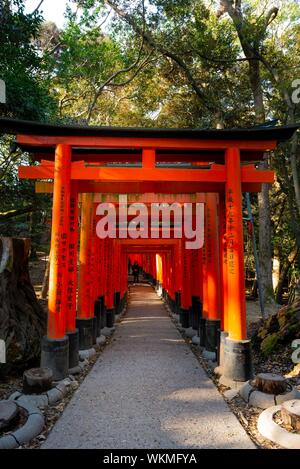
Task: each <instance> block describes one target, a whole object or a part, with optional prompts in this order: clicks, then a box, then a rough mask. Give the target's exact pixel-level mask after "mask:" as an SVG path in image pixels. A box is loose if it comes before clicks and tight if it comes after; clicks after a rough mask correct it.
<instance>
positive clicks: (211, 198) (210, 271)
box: [205, 193, 221, 358]
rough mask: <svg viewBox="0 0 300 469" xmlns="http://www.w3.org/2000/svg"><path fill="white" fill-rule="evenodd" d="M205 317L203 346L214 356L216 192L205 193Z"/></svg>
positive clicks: (217, 276)
mask: <svg viewBox="0 0 300 469" xmlns="http://www.w3.org/2000/svg"><path fill="white" fill-rule="evenodd" d="M206 233H207V239H206V256H207V262H206V269H207V318H206V324H205V330H206V338H205V348H206V350H207V351H208V352H211V354H212V355H211V357H212V358H215V356H213V354H214V355H215V354H216V353H217V347H218V342H219V341H218V339H219V330H220V327H221V295H220V293H221V292H220V284H221V277H220V257H219V249H220V248H219V220H218V194H213V193H209V194H206Z"/></svg>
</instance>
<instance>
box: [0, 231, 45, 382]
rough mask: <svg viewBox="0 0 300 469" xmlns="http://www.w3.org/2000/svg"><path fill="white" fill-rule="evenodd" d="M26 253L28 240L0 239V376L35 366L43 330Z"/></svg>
mask: <svg viewBox="0 0 300 469" xmlns="http://www.w3.org/2000/svg"><path fill="white" fill-rule="evenodd" d="M29 251H30V240H29V239H21V238H4V237H3V238H0V338H1V339H2V340H4V341H5V344H6V357H7V359H6V364H1V365H0V373H7V372H8V371H9V370H10V369H12V368H14V369H15V368H16V367H20V368H24V367H26V366H27V365H28V364H31V363H35V361H36V360H37V359H38V358H39V355H40V343H41V338H42V336H43V335H44V334H45V331H46V313H45V312H44V310H43V308H42V307H41V305H40V304H39V302H38V300H37V298H36V295H35V292H34V289H33V286H32V284H31V281H30V277H29V271H28V255H29Z"/></svg>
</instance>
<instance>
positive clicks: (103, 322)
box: [98, 295, 106, 333]
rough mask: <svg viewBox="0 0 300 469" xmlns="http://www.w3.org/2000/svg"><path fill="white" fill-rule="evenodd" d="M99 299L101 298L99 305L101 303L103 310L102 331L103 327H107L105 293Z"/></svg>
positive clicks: (101, 317) (101, 318) (101, 309)
mask: <svg viewBox="0 0 300 469" xmlns="http://www.w3.org/2000/svg"><path fill="white" fill-rule="evenodd" d="M98 300H99V305H100V306H99V308H100V311H101V315H100V331H101V329H103V328H104V327H106V307H105V304H104V295H102V296H98ZM100 333H101V332H100Z"/></svg>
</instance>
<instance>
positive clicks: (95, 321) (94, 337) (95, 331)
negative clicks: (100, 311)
mask: <svg viewBox="0 0 300 469" xmlns="http://www.w3.org/2000/svg"><path fill="white" fill-rule="evenodd" d="M92 319H93V345H94V344H95V343H96V342H97V337H98V336H97V318H96V316H94V317H93V318H92Z"/></svg>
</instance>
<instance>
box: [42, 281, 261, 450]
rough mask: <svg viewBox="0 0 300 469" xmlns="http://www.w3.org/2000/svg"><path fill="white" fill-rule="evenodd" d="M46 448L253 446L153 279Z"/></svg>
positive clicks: (136, 296)
mask: <svg viewBox="0 0 300 469" xmlns="http://www.w3.org/2000/svg"><path fill="white" fill-rule="evenodd" d="M43 448H105V449H114V448H134V449H136V448H149V449H156V448H164V449H166V448H170V449H171V448H173V449H185V448H186V449H192V448H254V445H253V443H252V442H251V440H250V438H249V437H248V435H247V434H246V432H245V431H244V429H243V427H242V426H241V425H240V423H239V422H238V420H237V419H236V417H235V416H234V415H233V414H232V412H231V411H230V410H229V408H228V406H227V404H226V403H225V401H224V399H223V398H222V396H221V395H220V393H219V392H218V391H217V389H216V387H215V386H214V384H213V383H212V381H211V380H210V379H209V378H208V377H207V375H206V373H205V372H204V370H203V369H202V368H201V366H200V364H199V362H198V361H197V359H196V358H195V356H194V355H193V353H192V352H191V350H190V349H189V347H188V346H187V345H186V343H185V342H184V340H183V339H182V337H181V336H180V334H179V332H178V331H177V329H176V328H175V326H174V324H173V323H172V322H171V320H170V318H169V317H168V315H167V313H166V311H165V309H164V307H163V304H162V302H161V300H160V299H159V298H158V297H157V295H156V293H155V292H154V291H153V289H152V288H151V287H150V286H146V285H139V286H135V287H131V294H130V305H129V310H128V313H127V315H126V317H125V318H124V320H123V321H122V323H121V324H119V325H118V327H117V329H116V332H115V335H114V340H113V342H112V343H111V344H110V345H109V346H108V347H107V348H106V349H105V350H104V352H103V353H102V355H101V356H100V358H99V359H98V361H97V363H96V364H95V365H94V367H93V369H92V371H91V372H90V373H89V375H88V376H87V377H86V379H85V380H84V382H83V383H82V385H81V386H80V388H79V389H78V390H77V391H76V393H75V394H74V396H73V398H72V400H71V401H70V403H69V405H68V406H67V408H66V409H65V411H64V413H63V415H62V416H61V418H60V419H59V420H58V422H57V423H56V424H55V426H54V428H53V430H52V432H51V433H50V435H49V437H48V439H47V441H46V442H45V443H44V445H43Z"/></svg>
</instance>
